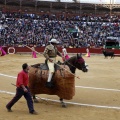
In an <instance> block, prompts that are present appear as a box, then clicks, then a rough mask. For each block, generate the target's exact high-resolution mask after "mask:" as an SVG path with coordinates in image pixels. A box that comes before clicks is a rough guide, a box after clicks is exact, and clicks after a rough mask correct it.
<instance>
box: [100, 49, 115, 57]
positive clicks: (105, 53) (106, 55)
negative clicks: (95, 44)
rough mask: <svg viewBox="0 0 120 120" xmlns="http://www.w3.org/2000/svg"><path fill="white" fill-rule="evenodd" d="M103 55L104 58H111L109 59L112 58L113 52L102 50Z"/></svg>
mask: <svg viewBox="0 0 120 120" xmlns="http://www.w3.org/2000/svg"><path fill="white" fill-rule="evenodd" d="M102 52H103V55H104V56H105V58H107V57H111V58H114V56H115V55H114V52H113V51H106V50H103V51H102Z"/></svg>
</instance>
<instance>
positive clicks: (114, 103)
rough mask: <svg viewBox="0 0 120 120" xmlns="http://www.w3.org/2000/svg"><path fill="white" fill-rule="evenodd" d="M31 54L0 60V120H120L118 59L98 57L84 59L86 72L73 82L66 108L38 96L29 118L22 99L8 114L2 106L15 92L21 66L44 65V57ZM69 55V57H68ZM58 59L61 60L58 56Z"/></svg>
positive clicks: (119, 64)
mask: <svg viewBox="0 0 120 120" xmlns="http://www.w3.org/2000/svg"><path fill="white" fill-rule="evenodd" d="M37 56H38V58H32V57H31V54H7V55H5V56H3V57H1V58H0V65H1V69H0V95H1V99H0V101H1V103H0V107H1V108H0V120H8V119H9V120H13V119H14V118H15V119H16V120H22V119H25V120H33V119H34V120H39V119H40V120H65V119H69V120H119V119H120V90H119V89H120V77H119V68H120V57H115V58H114V59H110V58H108V59H104V56H103V55H101V54H99V55H97V54H95V55H91V57H90V58H88V57H85V56H84V55H83V58H84V59H85V61H86V63H87V64H88V65H89V71H88V72H87V73H83V72H82V71H79V70H77V71H76V76H79V77H80V79H77V78H76V79H75V86H76V88H75V91H76V92H75V96H74V97H73V99H72V100H69V101H66V100H65V102H66V103H67V108H62V107H61V105H60V103H59V98H58V97H57V96H53V95H51V96H50V95H45V94H44V95H37V97H38V100H39V103H34V106H35V110H36V111H37V112H38V113H39V114H38V115H30V114H29V113H28V108H27V105H26V101H25V99H24V98H22V99H20V100H19V101H18V102H17V103H16V104H15V105H14V106H13V108H12V110H13V112H7V110H6V108H5V105H6V104H7V103H8V102H9V101H10V100H11V99H12V97H13V95H14V93H15V86H13V85H12V84H11V83H13V84H15V81H16V76H17V73H18V72H19V71H20V70H21V65H22V64H23V63H25V62H26V63H28V64H29V65H32V64H36V63H39V62H44V60H45V59H44V57H43V56H40V55H37ZM71 56H72V55H71ZM57 60H60V61H62V60H61V58H60V57H57Z"/></svg>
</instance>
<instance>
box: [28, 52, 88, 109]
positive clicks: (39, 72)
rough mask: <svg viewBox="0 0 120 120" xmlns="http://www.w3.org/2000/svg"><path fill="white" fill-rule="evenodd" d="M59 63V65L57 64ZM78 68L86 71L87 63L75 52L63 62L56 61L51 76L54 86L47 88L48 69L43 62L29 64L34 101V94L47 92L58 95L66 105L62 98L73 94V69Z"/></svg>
mask: <svg viewBox="0 0 120 120" xmlns="http://www.w3.org/2000/svg"><path fill="white" fill-rule="evenodd" d="M58 64H59V65H58ZM76 69H79V70H81V71H83V72H87V71H88V68H87V65H86V63H85V61H84V59H83V58H82V56H81V54H77V55H75V56H73V57H71V58H69V59H68V60H66V61H65V62H64V63H61V62H58V63H57V64H56V67H55V73H54V76H53V78H52V82H53V83H54V88H52V89H51V88H47V87H46V86H45V83H46V82H47V78H48V69H47V68H46V65H45V63H38V64H34V65H31V66H30V69H29V88H30V91H31V93H32V95H33V100H34V102H36V101H37V99H36V96H35V95H36V94H48V95H57V96H59V98H60V99H59V100H60V103H61V105H62V107H66V104H65V103H64V102H63V99H66V100H70V99H72V97H73V96H74V95H75V75H74V74H75V71H76Z"/></svg>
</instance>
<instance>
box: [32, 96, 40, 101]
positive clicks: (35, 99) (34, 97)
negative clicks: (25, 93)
mask: <svg viewBox="0 0 120 120" xmlns="http://www.w3.org/2000/svg"><path fill="white" fill-rule="evenodd" d="M33 101H34V103H38V102H39V101H38V100H37V98H36V96H35V95H33Z"/></svg>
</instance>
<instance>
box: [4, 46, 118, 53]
mask: <svg viewBox="0 0 120 120" xmlns="http://www.w3.org/2000/svg"><path fill="white" fill-rule="evenodd" d="M44 49H45V47H36V48H35V50H36V51H37V52H43V51H44ZM4 50H5V51H6V52H7V53H10V54H12V53H30V52H31V50H30V49H29V48H27V47H14V48H13V47H4ZM58 50H59V51H60V52H61V51H62V49H61V48H58ZM102 50H103V48H89V51H90V53H94V54H102ZM107 50H109V51H114V52H115V54H120V50H119V49H114V50H112V49H107ZM67 52H68V53H86V48H67Z"/></svg>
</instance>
